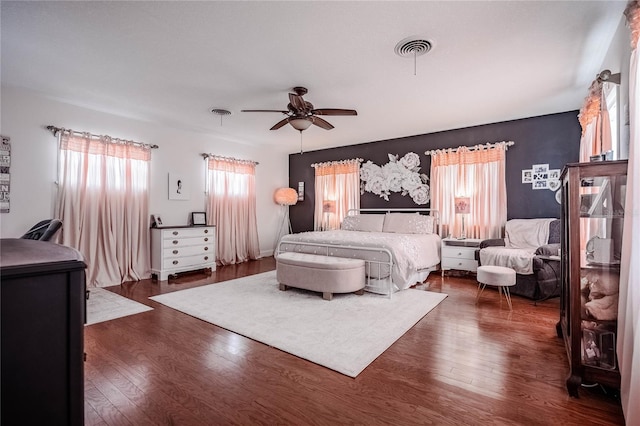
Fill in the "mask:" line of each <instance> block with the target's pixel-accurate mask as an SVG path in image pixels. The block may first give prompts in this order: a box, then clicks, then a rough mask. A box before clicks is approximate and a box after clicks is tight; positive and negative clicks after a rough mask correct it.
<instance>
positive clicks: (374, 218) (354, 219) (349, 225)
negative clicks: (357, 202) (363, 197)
mask: <svg viewBox="0 0 640 426" xmlns="http://www.w3.org/2000/svg"><path fill="white" fill-rule="evenodd" d="M383 223H384V215H381V214H357V215H355V216H346V217H345V218H344V219H342V225H341V229H343V230H345V231H363V232H382V224H383Z"/></svg>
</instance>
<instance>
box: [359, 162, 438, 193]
mask: <svg viewBox="0 0 640 426" xmlns="http://www.w3.org/2000/svg"><path fill="white" fill-rule="evenodd" d="M388 155H389V162H388V163H387V164H384V165H382V166H379V165H377V164H373V162H371V160H369V161H367V162H366V163H364V164H363V165H362V166H361V167H360V180H361V182H360V194H364V193H365V191H366V192H371V193H373V194H376V195H378V196H379V197H380V198H384V199H385V200H386V201H389V195H390V194H391V193H392V192H400V193H402V195H403V196H405V195H409V196H410V197H411V198H412V199H413V202H414V203H416V204H418V205H422V204H427V203H428V202H429V185H427V181H428V180H429V177H428V176H427V175H425V174H424V173H419V171H420V157H419V156H418V154H416V153H415V152H408V153H407V154H405V155H404V157H402V158H400V159H398V155H393V154H388Z"/></svg>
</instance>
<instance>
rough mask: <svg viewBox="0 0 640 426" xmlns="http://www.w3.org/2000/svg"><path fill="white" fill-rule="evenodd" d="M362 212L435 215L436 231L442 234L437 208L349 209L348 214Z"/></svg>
mask: <svg viewBox="0 0 640 426" xmlns="http://www.w3.org/2000/svg"><path fill="white" fill-rule="evenodd" d="M362 213H365V214H366V213H379V214H383V213H418V214H423V215H426V216H433V223H434V226H435V229H434V232H435V233H436V234H438V235H440V212H439V211H438V210H436V209H426V208H415V209H411V208H397V209H395V208H388V209H349V210H348V211H347V216H351V215H356V214H362Z"/></svg>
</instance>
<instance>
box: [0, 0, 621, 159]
mask: <svg viewBox="0 0 640 426" xmlns="http://www.w3.org/2000/svg"><path fill="white" fill-rule="evenodd" d="M625 5H626V2H624V1H619V2H612V1H590V2H576V1H508V2H507V1H472V2H453V1H429V2H426V1H425V2H399V1H386V2H366V1H365V2H363V1H358V2H340V1H337V2H335V1H331V2H325V1H315V2H288V1H285V2H257V1H256V2H253V1H241V2H180V1H176V2H137V1H135V2H134V1H130V2H116V1H113V2H88V1H87V2H23V1H18V2H12V1H2V9H1V14H2V15H1V18H2V34H1V35H2V40H1V41H2V51H1V53H2V85H3V86H16V87H24V88H28V89H32V90H35V91H38V92H40V93H42V94H44V95H46V96H49V97H52V98H55V99H58V100H62V101H64V102H68V103H72V104H75V105H79V106H83V107H87V108H91V109H95V110H99V111H104V112H108V113H112V114H117V115H122V116H127V117H133V118H137V119H141V120H146V121H151V122H156V123H162V125H166V126H171V127H176V128H179V129H187V130H191V131H196V132H202V133H206V134H210V135H211V137H212V139H213V140H228V141H232V142H242V143H248V144H255V145H259V144H267V145H273V146H274V148H278V149H283V150H284V151H286V152H295V151H296V150H298V149H299V146H300V135H299V133H298V132H297V131H296V130H294V129H293V128H292V127H291V126H288V125H287V126H285V127H283V128H281V129H280V130H276V131H270V130H269V128H270V127H271V126H272V125H273V124H275V123H276V122H277V121H279V120H280V119H282V118H283V116H282V115H280V114H277V113H243V112H240V110H241V109H278V110H280V109H283V110H284V109H286V105H287V103H288V96H287V93H288V92H289V91H290V90H291V88H292V87H294V86H298V85H301V86H305V87H307V88H308V89H309V93H308V94H307V95H305V99H306V100H307V101H310V102H312V103H313V104H314V106H315V107H316V108H350V109H356V110H357V111H358V116H357V117H324V118H326V119H327V121H329V122H331V123H332V124H333V125H334V126H335V129H333V130H330V131H327V130H323V129H321V128H319V127H316V126H311V128H309V129H308V130H306V131H305V132H304V133H303V143H304V147H305V150H311V149H320V148H327V147H333V146H340V145H348V144H356V143H362V142H370V141H376V140H383V139H390V138H396V137H402V136H410V135H416V134H423V133H431V132H435V131H441V130H448V129H455V128H461V127H467V126H473V125H478V124H486V123H493V122H498V121H505V120H512V119H517V118H524V117H531V116H536V115H543V114H550V113H555V112H562V111H568V110H573V109H578V108H579V107H580V105H581V103H582V100H583V98H584V97H585V96H586V94H587V88H588V86H589V84H590V82H591V81H592V80H593V79H594V78H595V76H596V74H597V73H598V72H599V71H601V69H600V66H601V65H602V62H603V59H604V57H605V54H606V51H607V49H608V48H609V45H610V43H611V40H612V38H613V36H614V33H615V30H616V28H617V26H618V25H619V23H620V22H621V19H622V12H623V10H624V7H625ZM409 36H420V37H423V38H426V39H428V40H430V41H431V42H432V44H433V49H432V50H431V52H429V53H428V54H426V55H424V56H420V57H418V58H417V75H414V64H413V59H410V58H409V59H408V58H401V57H399V56H397V55H396V54H395V53H394V47H395V45H396V43H398V42H399V41H400V40H402V39H404V38H406V37H409ZM614 71H616V70H614ZM211 108H224V109H228V110H230V111H231V112H232V114H231V115H230V116H226V117H224V118H222V125H221V121H220V117H218V116H214V115H213V114H211V113H210V112H209V111H210V109H211ZM43 124H48V123H43ZM55 124H57V125H61V126H63V125H64V123H55ZM79 130H90V129H79ZM114 136H121V135H114ZM124 136H126V135H124Z"/></svg>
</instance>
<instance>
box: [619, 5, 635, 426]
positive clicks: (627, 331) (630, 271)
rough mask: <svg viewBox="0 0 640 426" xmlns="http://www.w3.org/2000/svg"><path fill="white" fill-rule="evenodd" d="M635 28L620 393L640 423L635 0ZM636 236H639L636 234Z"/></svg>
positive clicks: (630, 13)
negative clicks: (639, 402)
mask: <svg viewBox="0 0 640 426" xmlns="http://www.w3.org/2000/svg"><path fill="white" fill-rule="evenodd" d="M625 15H627V21H628V23H629V27H630V28H631V47H632V49H633V50H632V52H631V63H630V69H629V110H630V111H629V119H630V127H631V128H630V140H629V165H628V167H627V195H626V200H625V216H624V232H623V236H622V260H621V265H620V290H619V295H618V297H619V299H618V342H617V348H616V349H617V352H618V364H619V368H620V377H621V388H620V397H621V402H622V410H623V412H624V417H625V420H626V423H627V424H628V425H637V424H640V404H638V401H640V263H639V262H638V259H640V238H638V237H637V236H638V235H639V234H640V152H639V151H638V148H639V145H638V144H639V143H640V67H638V48H637V45H638V35H639V33H640V5H639V4H638V2H636V1H633V2H631V3H630V4H629V6H628V7H627V10H626V11H625ZM634 236H635V238H634Z"/></svg>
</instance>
